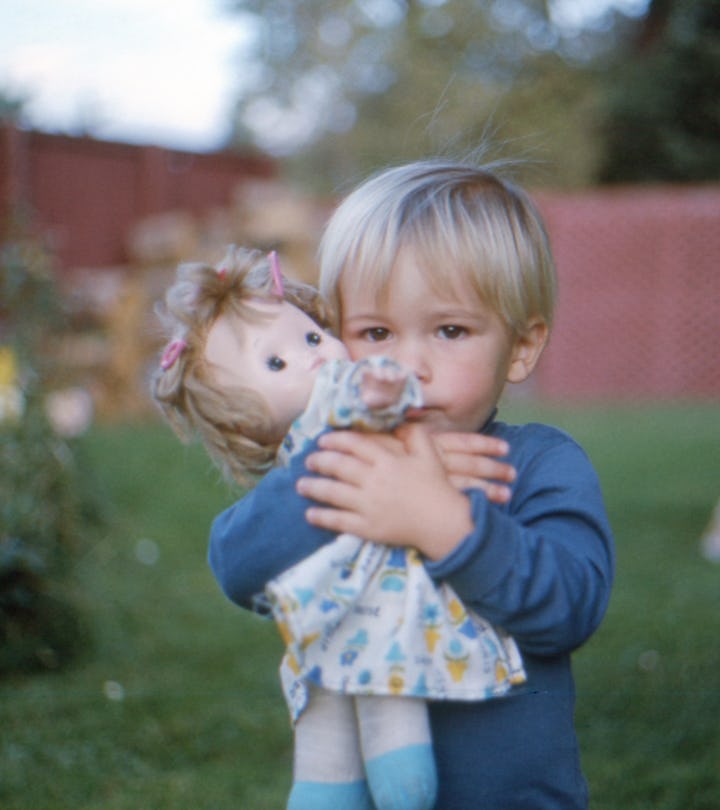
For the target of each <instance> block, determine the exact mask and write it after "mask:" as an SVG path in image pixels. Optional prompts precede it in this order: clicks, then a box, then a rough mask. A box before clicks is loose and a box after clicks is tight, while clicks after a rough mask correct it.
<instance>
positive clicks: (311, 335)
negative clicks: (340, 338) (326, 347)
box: [305, 332, 322, 346]
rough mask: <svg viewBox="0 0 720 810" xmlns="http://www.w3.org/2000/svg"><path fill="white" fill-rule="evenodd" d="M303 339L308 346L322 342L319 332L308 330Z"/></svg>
mask: <svg viewBox="0 0 720 810" xmlns="http://www.w3.org/2000/svg"><path fill="white" fill-rule="evenodd" d="M305 340H306V341H307V344H308V346H319V345H320V344H321V343H322V335H321V334H320V333H319V332H308V333H307V334H306V335H305Z"/></svg>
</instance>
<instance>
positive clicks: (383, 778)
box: [365, 744, 437, 810]
mask: <svg viewBox="0 0 720 810" xmlns="http://www.w3.org/2000/svg"><path fill="white" fill-rule="evenodd" d="M365 772H366V774H367V778H368V783H369V784H370V792H371V793H372V797H373V800H374V801H375V807H376V808H377V810H432V808H433V807H434V806H435V798H436V796H437V772H436V770H435V757H434V756H433V751H432V745H428V744H421V745H408V746H406V747H404V748H396V749H395V750H394V751H388V753H386V754H381V755H380V756H378V757H375V758H374V759H371V760H369V761H368V762H366V763H365Z"/></svg>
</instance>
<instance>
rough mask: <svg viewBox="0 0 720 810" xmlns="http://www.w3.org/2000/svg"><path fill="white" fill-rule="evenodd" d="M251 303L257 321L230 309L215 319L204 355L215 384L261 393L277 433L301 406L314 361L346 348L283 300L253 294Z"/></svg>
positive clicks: (316, 364)
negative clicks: (255, 312) (245, 317)
mask: <svg viewBox="0 0 720 810" xmlns="http://www.w3.org/2000/svg"><path fill="white" fill-rule="evenodd" d="M253 308H254V309H256V310H257V311H258V313H260V314H261V315H262V317H261V318H259V319H258V320H257V322H253V323H249V322H248V321H246V320H243V319H241V318H239V317H238V316H236V315H234V314H232V313H228V314H226V315H223V316H221V317H220V318H218V319H217V320H216V321H215V323H214V324H213V325H212V327H211V329H210V332H209V333H208V338H207V341H206V343H205V360H206V361H207V362H208V363H209V364H210V366H211V368H212V375H213V378H214V380H215V382H216V384H217V385H220V386H222V387H225V388H228V389H233V388H238V387H241V386H242V387H245V388H251V389H252V390H254V391H256V392H257V393H259V394H260V395H261V396H262V397H263V399H264V400H265V401H266V402H267V405H268V407H269V409H270V413H271V416H272V420H273V425H274V426H275V428H276V434H277V437H278V438H279V437H281V436H283V435H284V434H285V433H286V432H287V430H288V428H289V427H290V424H291V423H292V421H293V420H294V419H295V418H296V417H297V416H299V414H301V413H302V411H303V410H304V409H305V407H306V406H307V403H308V400H309V399H310V393H311V391H312V387H313V384H314V382H315V377H316V376H317V372H318V370H319V368H320V366H322V365H323V364H324V363H326V362H327V361H328V360H334V359H342V358H346V357H347V356H348V354H347V351H346V349H345V347H344V346H343V345H342V343H341V342H340V341H339V340H337V339H336V338H334V337H332V336H331V335H328V334H327V333H326V332H324V331H323V330H322V329H321V328H320V327H319V326H318V325H317V324H316V323H315V321H313V320H312V318H310V317H309V316H308V315H306V314H305V313H304V312H303V311H302V310H300V309H298V308H297V307H295V306H293V305H292V304H289V303H288V302H287V301H277V302H275V301H260V300H258V301H256V302H255V303H254V304H253Z"/></svg>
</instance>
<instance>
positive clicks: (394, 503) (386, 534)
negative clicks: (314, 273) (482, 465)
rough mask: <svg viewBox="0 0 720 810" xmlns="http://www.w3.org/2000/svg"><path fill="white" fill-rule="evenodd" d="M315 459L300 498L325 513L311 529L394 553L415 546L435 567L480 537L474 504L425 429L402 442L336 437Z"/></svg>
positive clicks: (400, 437)
mask: <svg viewBox="0 0 720 810" xmlns="http://www.w3.org/2000/svg"><path fill="white" fill-rule="evenodd" d="M319 445H320V448H321V451H320V452H317V453H313V454H311V455H310V456H308V458H307V460H306V465H307V467H308V469H309V470H312V471H313V472H315V473H318V474H319V475H320V476H323V477H308V478H300V479H299V480H298V482H297V490H298V492H299V493H300V494H301V495H303V496H305V497H306V498H310V499H312V500H315V501H319V502H320V503H321V504H323V505H322V506H316V507H311V508H310V509H308V510H307V512H306V517H307V520H308V522H309V523H311V524H312V525H313V526H318V527H320V528H323V529H328V530H329V531H333V532H336V533H338V534H339V533H343V532H347V533H350V534H355V535H357V536H358V537H362V538H363V539H364V540H371V541H373V542H376V543H385V544H387V545H393V546H414V547H415V548H417V549H418V550H419V551H420V552H421V553H423V554H424V555H425V556H427V557H429V558H431V559H439V558H441V557H443V556H445V555H446V554H448V553H450V551H452V549H453V548H455V546H456V545H458V544H459V543H460V542H461V541H462V539H463V538H464V537H465V536H466V535H467V534H468V533H469V532H470V531H471V530H472V527H473V523H472V517H471V514H470V501H469V499H468V498H467V497H466V496H465V495H463V494H462V493H461V492H459V491H458V490H457V489H456V488H455V487H454V486H453V484H452V483H451V482H450V480H449V478H448V476H447V475H446V473H445V469H444V467H443V462H442V459H441V458H440V456H439V454H438V452H437V450H436V449H435V445H434V443H433V440H432V438H431V436H430V434H429V433H428V432H427V430H426V428H425V427H424V426H422V425H419V424H407V425H402V426H401V427H400V428H398V430H397V431H396V433H395V435H394V436H388V435H387V434H386V435H377V434H362V433H356V432H353V431H346V430H342V431H334V432H331V433H326V434H324V435H323V436H322V437H321V439H320V440H319Z"/></svg>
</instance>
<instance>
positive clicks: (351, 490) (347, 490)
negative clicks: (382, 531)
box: [295, 477, 357, 511]
mask: <svg viewBox="0 0 720 810" xmlns="http://www.w3.org/2000/svg"><path fill="white" fill-rule="evenodd" d="M295 489H296V490H297V492H298V494H300V495H302V496H303V498H308V499H309V500H311V501H318V503H321V504H323V505H325V506H329V507H331V508H332V509H343V510H350V511H356V508H357V489H356V488H355V487H354V486H353V485H352V484H347V483H345V482H344V481H336V480H335V479H333V478H313V477H303V478H298V480H297V483H296V484H295Z"/></svg>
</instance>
